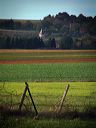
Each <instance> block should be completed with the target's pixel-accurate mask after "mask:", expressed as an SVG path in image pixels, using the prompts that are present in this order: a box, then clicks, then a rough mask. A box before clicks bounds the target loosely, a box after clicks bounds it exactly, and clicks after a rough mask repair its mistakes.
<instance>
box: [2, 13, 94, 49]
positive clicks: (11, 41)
mask: <svg viewBox="0 0 96 128" xmlns="http://www.w3.org/2000/svg"><path fill="white" fill-rule="evenodd" d="M41 28H42V30H43V36H42V39H40V38H39V36H38V35H39V32H40V30H41ZM0 48H1V49H37V48H38V49H40V48H42V49H44V48H45V49H55V48H57V49H96V16H95V17H91V16H90V17H86V16H84V15H83V14H80V15H79V16H78V17H77V16H75V15H69V14H68V13H66V12H62V13H58V14H57V15H55V16H51V15H48V16H46V17H44V19H43V20H13V19H1V20H0Z"/></svg>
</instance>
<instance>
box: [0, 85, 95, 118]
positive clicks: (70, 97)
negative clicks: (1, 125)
mask: <svg viewBox="0 0 96 128" xmlns="http://www.w3.org/2000/svg"><path fill="white" fill-rule="evenodd" d="M5 85H6V83H4V84H3V85H2V86H0V92H1V93H0V111H3V110H4V111H5V110H10V111H13V110H16V111H18V109H19V105H20V103H21V98H22V95H23V92H22V93H20V94H19V93H18V92H11V91H7V88H6V86H5ZM52 89H53V87H52V88H51V87H46V90H47V93H46V91H44V90H43V89H41V90H42V91H39V93H38V92H37V91H35V92H32V90H31V89H30V91H31V95H32V98H33V100H34V103H35V106H36V108H37V110H38V113H44V112H45V113H55V112H57V111H58V108H59V107H60V103H61V100H62V96H63V92H64V89H65V88H64V89H62V88H61V91H60V88H57V89H54V91H52ZM51 91H52V93H51ZM55 91H56V92H57V93H56V92H55ZM59 91H60V93H59ZM95 99H96V88H94V87H92V88H85V89H84V88H82V87H80V86H79V87H77V86H71V87H70V88H69V91H68V94H67V96H66V99H65V101H64V102H63V106H62V110H61V114H64V115H68V114H72V115H70V116H74V114H75V115H76V116H77V115H78V114H79V113H80V114H81V113H82V114H84V113H87V114H88V113H89V116H90V114H91V115H92V116H93V117H95V118H96V100H95ZM23 110H24V111H30V112H34V107H33V104H32V102H31V100H30V96H29V94H28V92H27V93H26V96H25V98H24V102H23V105H22V111H23Z"/></svg>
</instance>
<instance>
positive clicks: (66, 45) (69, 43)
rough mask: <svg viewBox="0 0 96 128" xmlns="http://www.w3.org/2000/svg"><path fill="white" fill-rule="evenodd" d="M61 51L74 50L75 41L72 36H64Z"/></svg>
mask: <svg viewBox="0 0 96 128" xmlns="http://www.w3.org/2000/svg"><path fill="white" fill-rule="evenodd" d="M60 48H61V49H72V48H73V39H72V37H70V36H64V37H62V39H61V43H60Z"/></svg>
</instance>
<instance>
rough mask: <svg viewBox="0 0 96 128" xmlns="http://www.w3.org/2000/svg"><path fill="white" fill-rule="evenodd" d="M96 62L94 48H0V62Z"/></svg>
mask: <svg viewBox="0 0 96 128" xmlns="http://www.w3.org/2000/svg"><path fill="white" fill-rule="evenodd" d="M74 62H77V63H79V62H96V50H0V64H32V63H74Z"/></svg>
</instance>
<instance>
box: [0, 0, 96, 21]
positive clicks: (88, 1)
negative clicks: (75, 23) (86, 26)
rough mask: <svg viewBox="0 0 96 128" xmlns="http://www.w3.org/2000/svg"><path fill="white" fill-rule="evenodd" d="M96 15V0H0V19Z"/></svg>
mask: <svg viewBox="0 0 96 128" xmlns="http://www.w3.org/2000/svg"><path fill="white" fill-rule="evenodd" d="M59 12H67V13H68V14H69V15H76V16H78V15H79V14H81V13H82V14H84V15H85V16H92V17H94V16H96V0H0V19H11V18H12V19H34V20H37V19H38V20H40V19H43V18H44V17H45V16H47V15H49V14H51V15H54V16H55V15H56V14H58V13H59Z"/></svg>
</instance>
